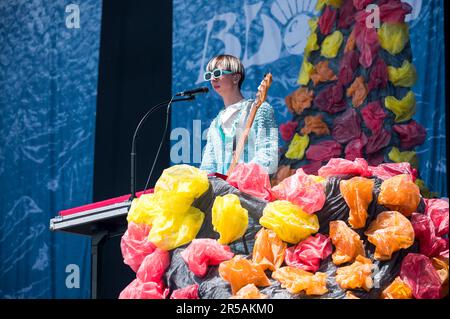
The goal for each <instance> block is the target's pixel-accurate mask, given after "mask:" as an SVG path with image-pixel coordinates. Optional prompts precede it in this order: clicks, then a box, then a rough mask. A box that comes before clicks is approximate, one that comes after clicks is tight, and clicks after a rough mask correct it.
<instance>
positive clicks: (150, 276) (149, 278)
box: [136, 248, 170, 283]
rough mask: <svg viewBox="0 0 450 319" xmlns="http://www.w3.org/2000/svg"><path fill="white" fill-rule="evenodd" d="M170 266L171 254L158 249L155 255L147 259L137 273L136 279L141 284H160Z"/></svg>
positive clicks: (152, 254)
mask: <svg viewBox="0 0 450 319" xmlns="http://www.w3.org/2000/svg"><path fill="white" fill-rule="evenodd" d="M169 265H170V254H169V252H168V251H165V250H162V249H159V248H156V249H155V251H154V252H153V253H151V254H150V255H148V256H147V257H145V259H144V261H143V262H142V264H141V266H140V267H139V270H138V271H137V273H136V277H137V278H138V279H139V280H140V281H141V282H156V283H157V282H160V281H161V280H162V277H163V276H164V273H165V272H166V269H167V268H168V267H169Z"/></svg>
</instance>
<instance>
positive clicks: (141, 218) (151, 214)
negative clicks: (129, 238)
mask: <svg viewBox="0 0 450 319" xmlns="http://www.w3.org/2000/svg"><path fill="white" fill-rule="evenodd" d="M160 214H162V210H161V208H160V207H159V205H158V202H157V201H156V200H155V195H154V194H143V195H141V196H140V197H138V198H135V199H133V201H132V203H131V207H130V210H129V211H128V215H127V221H128V222H134V223H136V224H147V225H149V226H151V225H152V224H153V220H154V219H155V217H157V216H159V215H160Z"/></svg>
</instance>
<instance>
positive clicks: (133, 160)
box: [128, 95, 195, 201]
mask: <svg viewBox="0 0 450 319" xmlns="http://www.w3.org/2000/svg"><path fill="white" fill-rule="evenodd" d="M194 99H195V96H194V95H189V96H188V97H184V98H179V99H173V98H172V99H170V100H168V101H164V102H161V103H159V104H157V105H155V106H153V107H152V108H151V109H150V110H149V111H148V112H147V113H145V115H144V116H143V117H142V119H141V121H140V122H139V124H138V125H137V127H136V130H135V131H134V134H133V141H132V143H131V154H130V155H131V176H130V180H131V196H130V198H129V199H128V200H129V201H132V200H133V199H135V198H136V137H137V134H138V131H139V129H140V128H141V126H142V124H144V122H145V120H146V119H147V118H148V117H149V116H150V114H152V113H153V112H154V111H155V110H156V109H157V108H158V107H160V106H163V105H166V104H171V103H174V102H181V101H192V100H194Z"/></svg>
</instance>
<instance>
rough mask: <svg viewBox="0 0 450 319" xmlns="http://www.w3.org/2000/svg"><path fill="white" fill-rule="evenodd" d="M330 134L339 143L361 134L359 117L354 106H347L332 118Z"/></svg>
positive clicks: (346, 141)
mask: <svg viewBox="0 0 450 319" xmlns="http://www.w3.org/2000/svg"><path fill="white" fill-rule="evenodd" d="M331 134H332V136H333V138H334V139H335V140H336V141H337V142H339V143H341V144H345V143H348V142H350V141H351V140H354V139H356V138H358V137H360V136H361V119H360V117H359V115H358V113H356V111H355V109H354V108H348V109H347V110H346V111H345V112H344V113H342V114H341V115H339V116H337V117H336V118H335V119H334V121H333V129H332V133H331Z"/></svg>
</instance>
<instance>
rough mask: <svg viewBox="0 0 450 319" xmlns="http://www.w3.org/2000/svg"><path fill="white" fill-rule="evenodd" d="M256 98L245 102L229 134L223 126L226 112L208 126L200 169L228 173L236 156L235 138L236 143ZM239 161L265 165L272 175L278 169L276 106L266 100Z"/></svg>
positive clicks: (220, 113) (257, 114)
mask: <svg viewBox="0 0 450 319" xmlns="http://www.w3.org/2000/svg"><path fill="white" fill-rule="evenodd" d="M252 102H253V101H252V100H244V101H242V102H239V103H240V104H241V107H240V110H239V111H238V115H237V116H236V118H235V120H234V122H233V124H232V126H231V130H230V132H228V134H226V133H225V132H224V130H223V128H222V126H221V118H222V114H223V112H224V111H225V109H223V110H222V111H220V112H219V114H217V116H216V117H215V118H214V120H213V121H212V122H211V125H210V127H209V129H208V134H207V141H206V146H205V149H204V153H203V158H202V163H201V165H200V169H202V170H205V171H208V172H210V173H215V172H217V173H221V174H226V173H227V171H228V168H229V167H230V164H231V161H232V156H233V138H234V137H235V136H236V146H237V143H238V141H239V137H240V136H241V134H242V131H243V128H244V127H245V124H246V122H247V117H248V115H249V113H250V107H251V104H252ZM238 162H239V163H242V162H245V163H256V164H259V165H261V166H262V167H264V168H265V169H266V170H267V172H268V173H269V174H273V173H275V172H276V170H277V168H278V126H277V124H276V120H275V116H274V111H273V108H272V106H271V105H270V104H269V103H267V102H264V103H263V104H262V105H261V106H260V107H259V109H258V111H257V112H256V116H255V120H254V122H253V125H252V128H251V130H250V133H249V137H248V139H247V142H246V144H245V147H244V152H243V153H242V155H241V157H240V159H239V161H238Z"/></svg>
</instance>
